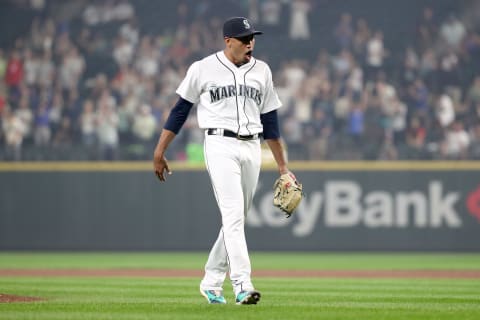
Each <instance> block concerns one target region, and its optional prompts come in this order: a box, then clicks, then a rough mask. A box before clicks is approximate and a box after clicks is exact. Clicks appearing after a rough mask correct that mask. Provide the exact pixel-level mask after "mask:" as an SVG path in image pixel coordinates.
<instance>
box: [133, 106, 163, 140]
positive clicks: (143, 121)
mask: <svg viewBox="0 0 480 320" xmlns="http://www.w3.org/2000/svg"><path fill="white" fill-rule="evenodd" d="M156 129H157V123H156V119H155V117H154V116H153V114H152V108H151V107H150V106H149V105H148V104H143V105H141V106H140V107H139V108H138V109H137V112H136V114H135V115H134V117H133V124H132V133H133V136H134V137H135V139H136V141H137V142H139V143H141V144H143V145H144V146H146V147H151V143H153V142H154V141H153V140H154V137H155V133H156Z"/></svg>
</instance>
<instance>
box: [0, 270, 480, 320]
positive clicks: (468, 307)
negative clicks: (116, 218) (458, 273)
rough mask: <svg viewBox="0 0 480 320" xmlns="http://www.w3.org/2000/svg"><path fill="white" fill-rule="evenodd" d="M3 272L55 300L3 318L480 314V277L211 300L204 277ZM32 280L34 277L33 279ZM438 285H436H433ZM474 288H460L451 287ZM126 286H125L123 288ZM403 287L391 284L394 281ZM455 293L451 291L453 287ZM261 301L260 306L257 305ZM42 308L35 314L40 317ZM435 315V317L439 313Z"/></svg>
mask: <svg viewBox="0 0 480 320" xmlns="http://www.w3.org/2000/svg"><path fill="white" fill-rule="evenodd" d="M15 280H16V279H10V278H8V279H5V278H0V287H1V288H2V290H4V289H7V288H8V289H9V290H11V291H12V292H10V293H15V294H25V295H32V293H35V294H41V293H42V292H43V293H44V295H43V296H44V297H46V298H47V299H48V300H46V301H42V302H35V303H28V304H8V305H6V304H2V305H0V314H1V319H2V320H3V319H40V320H43V319H62V318H63V319H209V318H210V317H213V318H217V319H221V318H224V319H254V318H255V319H302V320H305V319H394V320H396V319H422V320H423V319H445V320H446V319H478V318H479V317H480V301H479V300H478V297H479V296H480V281H477V280H473V281H465V280H462V281H459V282H457V281H455V280H421V281H420V283H419V281H417V280H408V279H399V280H390V279H388V280H384V279H380V280H375V281H373V282H372V281H369V280H368V279H338V280H337V279H296V278H289V279H274V278H272V279H259V280H258V281H256V283H257V287H258V288H261V290H262V293H263V299H262V301H261V304H259V305H258V306H254V307H252V306H250V307H248V306H235V305H233V304H232V299H233V294H232V292H231V287H230V288H225V295H226V297H227V299H228V300H229V302H230V304H228V305H227V306H209V305H207V304H205V301H204V300H203V298H202V297H201V296H200V295H199V294H198V289H197V288H198V279H192V278H188V279H185V278H181V279H138V278H134V279H124V278H122V279H113V278H103V279H99V278H94V279H93V278H92V279H90V278H82V279H60V278H49V279H29V278H20V279H18V280H21V282H22V283H20V284H21V287H20V288H15V284H16V282H15ZM28 280H32V282H31V283H30V285H29V284H28ZM432 285H433V289H432V288H431V286H432ZM452 285H455V286H456V288H458V289H460V288H463V289H464V290H466V291H468V292H469V294H468V295H465V293H461V294H457V293H456V292H451V290H449V288H450V287H451V286H452ZM122 286H123V288H122ZM389 287H391V288H394V289H395V290H391V291H389V290H388V288H389ZM45 293H46V294H45ZM449 293H450V296H448V294H449ZM253 308H254V309H253ZM33 315H34V316H33ZM432 315H435V317H432Z"/></svg>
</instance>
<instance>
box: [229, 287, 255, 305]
mask: <svg viewBox="0 0 480 320" xmlns="http://www.w3.org/2000/svg"><path fill="white" fill-rule="evenodd" d="M260 296H261V295H260V292H258V291H255V290H253V291H240V292H239V293H238V294H237V298H236V299H235V302H236V303H237V304H257V302H258V301H259V300H260Z"/></svg>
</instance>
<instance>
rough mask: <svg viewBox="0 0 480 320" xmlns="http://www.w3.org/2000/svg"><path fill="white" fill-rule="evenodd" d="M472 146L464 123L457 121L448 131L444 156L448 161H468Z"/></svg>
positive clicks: (444, 145)
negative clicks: (470, 146) (469, 149)
mask: <svg viewBox="0 0 480 320" xmlns="http://www.w3.org/2000/svg"><path fill="white" fill-rule="evenodd" d="M469 145H470V136H469V135H468V133H467V131H466V130H465V128H464V125H463V123H462V122H460V121H458V120H456V121H455V122H453V124H452V125H451V127H450V129H448V130H447V133H446V136H445V141H444V144H443V146H442V150H441V152H442V155H443V156H444V157H446V158H447V159H455V160H460V159H466V158H467V156H468V148H469Z"/></svg>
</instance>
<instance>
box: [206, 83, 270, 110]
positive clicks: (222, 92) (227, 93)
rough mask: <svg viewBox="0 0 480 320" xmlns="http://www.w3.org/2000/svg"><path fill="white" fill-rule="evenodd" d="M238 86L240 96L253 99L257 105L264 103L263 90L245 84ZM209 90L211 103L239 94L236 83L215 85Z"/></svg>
mask: <svg viewBox="0 0 480 320" xmlns="http://www.w3.org/2000/svg"><path fill="white" fill-rule="evenodd" d="M238 88H239V90H238V96H241V97H243V96H245V97H247V98H250V99H253V100H254V101H255V103H256V104H257V105H261V104H262V97H263V94H262V92H260V90H258V89H256V88H254V87H250V86H247V85H243V84H241V85H239V87H238ZM209 91H210V101H211V103H214V102H217V101H220V100H222V99H226V98H230V97H232V96H236V95H237V88H236V87H235V86H234V85H228V86H224V87H214V88H211V89H210V90H209Z"/></svg>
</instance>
